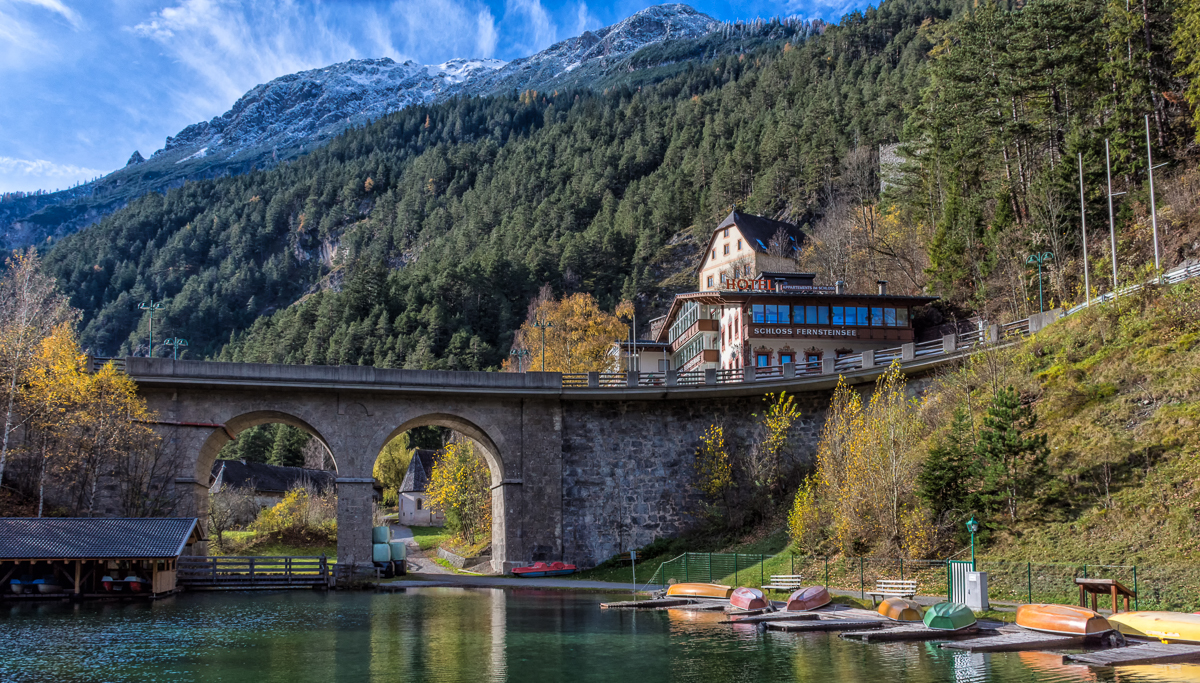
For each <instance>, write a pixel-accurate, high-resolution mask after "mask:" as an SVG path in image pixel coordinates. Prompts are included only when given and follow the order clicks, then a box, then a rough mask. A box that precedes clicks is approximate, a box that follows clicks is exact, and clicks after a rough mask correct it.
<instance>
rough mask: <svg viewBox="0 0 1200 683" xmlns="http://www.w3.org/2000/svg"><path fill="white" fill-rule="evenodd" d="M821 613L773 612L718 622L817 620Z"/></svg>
mask: <svg viewBox="0 0 1200 683" xmlns="http://www.w3.org/2000/svg"><path fill="white" fill-rule="evenodd" d="M820 618H821V615H819V614H816V613H814V612H775V613H773V614H757V615H754V616H749V617H742V618H741V619H726V620H724V621H718V622H717V623H718V624H761V623H763V622H767V621H816V620H818V619H820Z"/></svg>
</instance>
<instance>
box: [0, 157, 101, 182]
mask: <svg viewBox="0 0 1200 683" xmlns="http://www.w3.org/2000/svg"><path fill="white" fill-rule="evenodd" d="M104 173H105V171H101V170H98V169H94V168H84V167H82V166H75V165H73V164H56V163H54V162H53V161H46V160H45V159H34V160H29V159H14V158H13V157H0V177H5V178H15V179H18V180H16V182H15V183H14V184H16V185H20V186H21V187H22V188H31V187H45V189H52V188H50V187H49V186H48V185H46V186H42V185H37V184H35V185H30V184H29V183H30V181H34V182H35V183H37V182H40V181H46V182H47V183H50V182H55V183H60V184H65V183H64V181H66V182H75V181H84V180H91V179H92V178H95V177H96V176H100V175H104Z"/></svg>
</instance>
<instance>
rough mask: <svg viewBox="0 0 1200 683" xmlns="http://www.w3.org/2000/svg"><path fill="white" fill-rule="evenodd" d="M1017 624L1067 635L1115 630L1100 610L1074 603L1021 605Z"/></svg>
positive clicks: (1094, 634)
mask: <svg viewBox="0 0 1200 683" xmlns="http://www.w3.org/2000/svg"><path fill="white" fill-rule="evenodd" d="M1017 626H1020V627H1022V628H1027V629H1029V630H1031V631H1041V632H1043V633H1057V634H1059V635H1065V636H1098V635H1102V634H1105V633H1108V632H1109V631H1111V630H1113V627H1112V624H1110V623H1108V619H1105V618H1104V617H1102V616H1100V613H1099V612H1093V611H1092V610H1090V609H1088V608H1086V607H1075V606H1073V605H1021V606H1020V607H1017Z"/></svg>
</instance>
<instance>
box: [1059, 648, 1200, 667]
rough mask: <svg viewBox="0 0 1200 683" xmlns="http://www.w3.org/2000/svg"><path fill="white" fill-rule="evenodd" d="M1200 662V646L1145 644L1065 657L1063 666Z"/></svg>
mask: <svg viewBox="0 0 1200 683" xmlns="http://www.w3.org/2000/svg"><path fill="white" fill-rule="evenodd" d="M1195 661H1200V645H1186V644H1184V643H1172V644H1170V645H1167V644H1164V643H1144V644H1139V645H1130V646H1128V647H1114V648H1110V649H1108V650H1096V651H1095V652H1085V653H1082V654H1075V655H1063V664H1087V665H1088V666H1131V665H1134V664H1174V663H1177V662H1195Z"/></svg>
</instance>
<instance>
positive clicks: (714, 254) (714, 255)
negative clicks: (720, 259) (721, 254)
mask: <svg viewBox="0 0 1200 683" xmlns="http://www.w3.org/2000/svg"><path fill="white" fill-rule="evenodd" d="M716 257H717V248H716V247H713V258H716Z"/></svg>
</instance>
